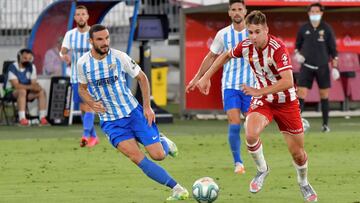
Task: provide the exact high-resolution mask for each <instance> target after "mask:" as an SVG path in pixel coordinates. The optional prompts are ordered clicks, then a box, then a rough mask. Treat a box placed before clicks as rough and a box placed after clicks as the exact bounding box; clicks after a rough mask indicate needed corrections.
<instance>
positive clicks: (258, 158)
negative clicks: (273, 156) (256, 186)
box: [246, 139, 267, 172]
mask: <svg viewBox="0 0 360 203" xmlns="http://www.w3.org/2000/svg"><path fill="white" fill-rule="evenodd" d="M246 145H247V147H248V152H249V153H250V155H251V157H252V158H253V159H254V161H255V164H256V168H257V170H258V171H260V172H265V171H267V164H266V161H265V158H264V153H263V147H262V143H261V141H260V139H258V141H256V142H255V144H253V145H250V144H249V143H246Z"/></svg>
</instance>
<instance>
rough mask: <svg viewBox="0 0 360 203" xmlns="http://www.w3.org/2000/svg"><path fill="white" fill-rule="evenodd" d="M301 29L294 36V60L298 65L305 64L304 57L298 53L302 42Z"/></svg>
mask: <svg viewBox="0 0 360 203" xmlns="http://www.w3.org/2000/svg"><path fill="white" fill-rule="evenodd" d="M302 33H303V27H301V28H300V29H299V31H298V33H297V36H296V42H295V50H294V51H295V59H296V61H297V62H298V63H300V64H301V63H304V62H305V57H304V56H303V55H302V54H301V53H300V50H301V47H302V44H303V42H304V38H303V34H302Z"/></svg>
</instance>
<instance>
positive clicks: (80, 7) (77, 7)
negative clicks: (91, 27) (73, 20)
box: [76, 5, 89, 13]
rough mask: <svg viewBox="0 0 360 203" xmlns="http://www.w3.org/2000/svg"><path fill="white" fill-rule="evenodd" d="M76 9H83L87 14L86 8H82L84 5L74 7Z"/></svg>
mask: <svg viewBox="0 0 360 203" xmlns="http://www.w3.org/2000/svg"><path fill="white" fill-rule="evenodd" d="M77 9H84V10H86V12H88V13H89V11H88V9H87V8H86V6H84V5H77V6H76V10H77Z"/></svg>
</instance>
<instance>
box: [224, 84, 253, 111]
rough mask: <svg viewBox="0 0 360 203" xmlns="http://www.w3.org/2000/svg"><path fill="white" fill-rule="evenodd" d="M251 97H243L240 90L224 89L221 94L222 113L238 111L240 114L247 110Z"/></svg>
mask: <svg viewBox="0 0 360 203" xmlns="http://www.w3.org/2000/svg"><path fill="white" fill-rule="evenodd" d="M250 102H251V96H249V95H245V94H244V93H243V92H242V91H241V90H235V89H225V90H224V93H223V105H224V111H228V110H230V109H240V111H241V112H242V113H246V112H248V110H249V106H250Z"/></svg>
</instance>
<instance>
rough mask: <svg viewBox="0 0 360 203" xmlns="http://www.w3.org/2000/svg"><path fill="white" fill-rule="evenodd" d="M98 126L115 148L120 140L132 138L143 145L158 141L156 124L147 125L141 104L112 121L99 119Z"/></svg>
mask: <svg viewBox="0 0 360 203" xmlns="http://www.w3.org/2000/svg"><path fill="white" fill-rule="evenodd" d="M100 126H101V129H102V130H103V131H104V132H105V134H106V137H107V138H108V139H109V142H110V143H111V144H112V146H114V147H115V148H117V146H118V144H119V143H120V142H122V141H125V140H129V139H133V138H134V139H136V140H137V141H138V142H140V143H141V144H143V145H144V146H148V145H151V144H154V143H157V142H160V137H159V130H158V128H157V126H156V124H155V123H152V125H151V126H149V125H148V122H147V120H146V118H145V116H144V114H143V108H142V106H141V105H138V106H137V107H136V108H135V109H134V110H133V111H132V112H131V113H130V114H129V115H128V116H126V117H124V118H121V119H118V120H114V121H100Z"/></svg>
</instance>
